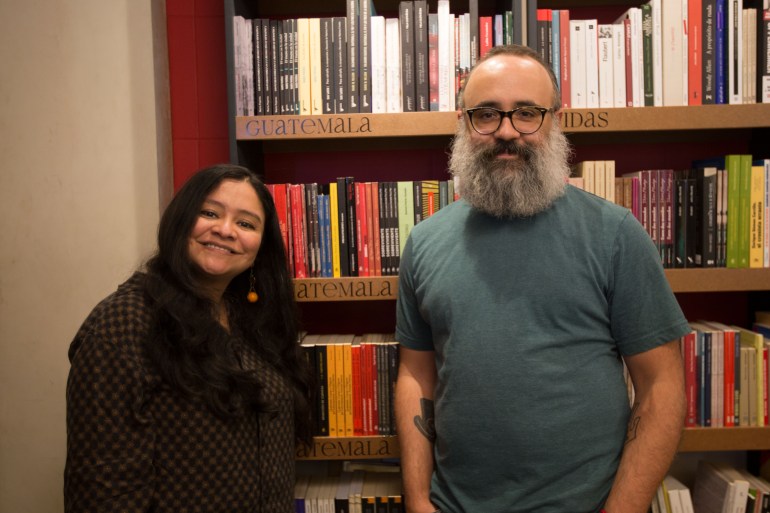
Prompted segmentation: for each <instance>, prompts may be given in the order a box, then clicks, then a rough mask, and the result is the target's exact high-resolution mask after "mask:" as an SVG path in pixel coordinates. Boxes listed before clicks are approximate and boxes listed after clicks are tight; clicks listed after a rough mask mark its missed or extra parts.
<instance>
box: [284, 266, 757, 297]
mask: <svg viewBox="0 0 770 513" xmlns="http://www.w3.org/2000/svg"><path fill="white" fill-rule="evenodd" d="M665 273H666V278H667V279H668V282H669V284H670V285H671V289H672V290H673V291H674V292H737V291H762V290H770V269H725V268H721V267H720V268H709V269H666V270H665ZM397 296H398V277H397V276H371V277H363V278H359V277H344V278H301V279H295V280H294V298H295V300H296V301H298V302H318V301H395V299H396V297H397Z"/></svg>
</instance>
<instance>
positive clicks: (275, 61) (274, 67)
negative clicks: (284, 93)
mask: <svg viewBox="0 0 770 513" xmlns="http://www.w3.org/2000/svg"><path fill="white" fill-rule="evenodd" d="M280 25H281V22H280V21H279V20H270V82H271V83H270V89H271V94H270V97H271V99H272V108H271V111H272V113H273V114H276V115H277V114H280V113H281V86H280V80H281V76H280V69H279V67H280V57H279V53H280V43H281V41H280V40H281V37H280V33H281V26H280Z"/></svg>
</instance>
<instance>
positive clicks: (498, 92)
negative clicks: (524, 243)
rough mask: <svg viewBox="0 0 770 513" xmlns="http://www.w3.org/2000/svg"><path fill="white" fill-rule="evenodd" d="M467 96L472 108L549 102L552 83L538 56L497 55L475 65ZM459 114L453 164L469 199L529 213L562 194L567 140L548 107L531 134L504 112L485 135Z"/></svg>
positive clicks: (509, 212) (493, 208)
mask: <svg viewBox="0 0 770 513" xmlns="http://www.w3.org/2000/svg"><path fill="white" fill-rule="evenodd" d="M463 98H464V103H465V107H466V108H469V109H472V108H478V107H493V108H495V109H499V110H502V111H509V110H513V109H516V108H518V107H524V106H537V107H545V108H550V107H551V106H552V105H553V103H554V89H553V85H552V83H551V80H550V77H549V75H548V72H547V71H546V70H545V69H543V67H542V66H541V65H540V64H539V63H537V62H536V61H534V60H532V59H530V58H527V57H518V56H511V55H499V56H497V57H493V58H491V59H489V60H487V61H485V62H483V63H482V64H481V65H479V67H478V68H476V69H475V70H474V72H473V73H472V74H471V76H470V79H469V80H468V83H467V84H466V86H465V91H464V97H463ZM460 117H461V119H460V122H459V123H458V127H457V133H456V136H455V140H454V142H453V148H452V149H453V151H452V157H451V159H450V170H451V171H452V173H453V174H454V175H455V176H457V177H458V178H459V181H460V184H459V187H460V192H461V195H462V196H463V198H464V199H465V200H466V201H468V202H469V203H470V204H471V205H473V206H474V207H476V208H477V209H479V210H482V211H484V212H487V213H488V214H490V215H494V216H496V217H527V216H530V215H533V214H536V213H537V212H540V211H542V210H545V209H546V208H547V207H548V206H550V205H551V204H552V203H553V201H554V200H555V199H556V198H558V197H559V196H561V194H563V190H564V184H565V182H566V178H567V176H569V167H568V164H567V158H568V155H569V143H568V142H567V140H566V138H565V137H564V135H563V134H562V133H561V130H560V128H559V127H558V126H557V123H558V116H555V115H553V114H552V113H551V112H548V113H546V114H545V117H544V119H543V124H542V126H541V127H540V129H539V130H538V131H536V132H534V133H531V134H522V133H520V132H519V131H517V130H516V129H515V128H514V126H513V124H512V123H511V120H510V119H508V118H504V119H503V121H502V123H501V124H500V127H499V128H498V129H497V130H496V131H495V132H493V133H491V134H487V135H482V134H479V133H478V132H476V131H475V130H474V129H473V127H472V126H471V124H470V120H469V119H468V116H467V115H466V114H465V113H464V112H463V113H461V115H460Z"/></svg>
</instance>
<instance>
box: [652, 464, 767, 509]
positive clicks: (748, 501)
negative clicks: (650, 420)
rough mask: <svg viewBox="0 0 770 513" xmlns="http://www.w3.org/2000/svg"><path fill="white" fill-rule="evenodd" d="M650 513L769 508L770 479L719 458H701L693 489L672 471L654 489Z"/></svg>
mask: <svg viewBox="0 0 770 513" xmlns="http://www.w3.org/2000/svg"><path fill="white" fill-rule="evenodd" d="M651 511H652V513H695V512H697V513H723V512H727V511H729V512H730V513H764V512H770V482H768V481H767V480H766V479H764V478H762V477H759V476H755V475H753V474H751V473H750V472H749V471H748V470H746V469H741V468H736V467H734V466H733V465H731V464H729V463H725V462H721V461H707V460H701V461H699V462H698V467H697V470H696V472H695V479H694V485H693V488H692V491H691V490H690V488H689V487H687V486H686V485H685V484H683V483H682V481H680V480H679V479H677V478H676V477H674V476H673V475H667V476H666V477H665V479H664V480H663V481H662V482H661V484H660V486H659V487H658V489H657V492H656V494H655V498H654V499H653V501H652V505H651Z"/></svg>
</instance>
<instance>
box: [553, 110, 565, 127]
mask: <svg viewBox="0 0 770 513" xmlns="http://www.w3.org/2000/svg"><path fill="white" fill-rule="evenodd" d="M563 113H564V110H562V109H561V108H559V110H555V111H553V117H554V118H556V121H557V122H558V123H559V126H561V115H562V114H563Z"/></svg>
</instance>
